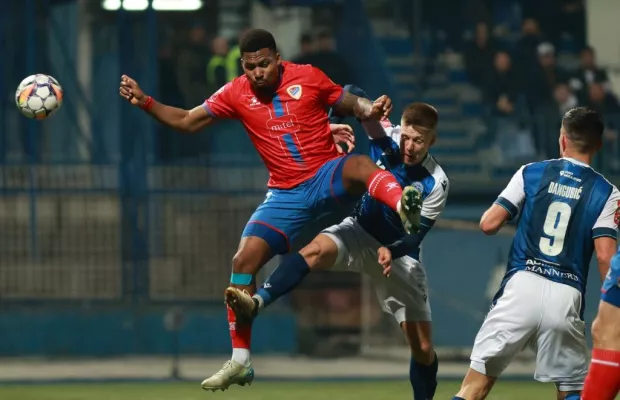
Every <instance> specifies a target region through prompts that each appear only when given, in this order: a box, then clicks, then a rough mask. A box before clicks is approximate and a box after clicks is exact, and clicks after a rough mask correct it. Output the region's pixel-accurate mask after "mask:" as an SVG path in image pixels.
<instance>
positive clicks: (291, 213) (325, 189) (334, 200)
mask: <svg viewBox="0 0 620 400" xmlns="http://www.w3.org/2000/svg"><path fill="white" fill-rule="evenodd" d="M349 156H350V155H346V156H343V157H338V158H336V159H334V160H331V161H328V162H327V163H325V165H323V166H322V167H321V168H320V169H319V170H318V171H317V173H316V174H315V175H314V177H312V178H311V179H309V180H307V181H305V182H303V183H302V184H300V185H299V186H296V187H294V188H292V189H269V191H268V192H267V195H266V196H265V201H263V203H262V204H261V205H260V206H258V208H257V209H256V211H254V214H252V217H250V220H249V221H248V223H247V225H246V226H245V229H244V230H243V234H242V235H241V236H242V237H246V236H258V237H260V238H262V239H264V240H265V241H266V242H267V243H269V246H270V247H271V254H272V255H276V254H284V253H288V252H289V251H290V249H291V247H292V244H293V242H294V241H295V239H296V238H297V237H298V236H299V235H300V233H301V232H302V229H303V228H304V226H305V225H307V224H309V223H310V222H312V221H314V220H316V219H318V218H321V217H322V216H325V215H326V214H329V213H331V212H334V211H337V210H339V209H340V208H341V206H345V205H350V204H351V203H352V202H353V201H358V200H359V199H360V198H361V196H351V195H349V194H348V193H347V192H346V190H345V188H344V182H343V179H342V170H343V168H344V164H345V160H346V159H347V158H348V157H349Z"/></svg>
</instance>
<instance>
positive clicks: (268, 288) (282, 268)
mask: <svg viewBox="0 0 620 400" xmlns="http://www.w3.org/2000/svg"><path fill="white" fill-rule="evenodd" d="M308 272H310V267H309V266H308V263H307V262H306V260H304V258H303V257H302V256H301V254H299V253H295V254H289V255H287V256H285V257H284V260H283V261H282V263H280V265H278V267H277V268H276V269H275V270H274V271H273V272H272V273H271V275H269V277H268V278H267V280H266V281H265V283H263V285H262V286H261V287H260V289H258V291H256V295H255V296H258V297H260V298H261V299H262V306H263V307H267V306H268V305H269V304H271V303H273V302H274V301H276V300H277V299H278V298H280V297H282V296H284V295H285V294H287V293H288V292H290V291H291V290H293V289H295V288H296V287H297V286H298V285H299V284H300V283H301V281H303V280H304V278H305V277H306V275H308Z"/></svg>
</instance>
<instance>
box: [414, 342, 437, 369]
mask: <svg viewBox="0 0 620 400" xmlns="http://www.w3.org/2000/svg"><path fill="white" fill-rule="evenodd" d="M411 354H412V356H413V359H414V360H416V362H418V363H420V364H424V365H428V364H431V363H432V362H433V361H434V359H435V351H434V350H433V344H432V343H431V342H430V341H426V340H424V341H419V342H417V343H414V344H412V345H411Z"/></svg>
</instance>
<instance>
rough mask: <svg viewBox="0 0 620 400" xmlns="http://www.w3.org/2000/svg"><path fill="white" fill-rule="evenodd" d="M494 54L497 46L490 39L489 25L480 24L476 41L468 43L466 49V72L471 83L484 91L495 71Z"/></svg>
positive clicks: (477, 27) (477, 28)
mask: <svg viewBox="0 0 620 400" xmlns="http://www.w3.org/2000/svg"><path fill="white" fill-rule="evenodd" d="M494 53H495V46H494V45H493V43H492V42H491V40H490V39H489V25H488V24H487V23H485V22H479V23H478V24H477V25H476V33H475V35H474V39H473V40H472V41H471V42H469V43H467V45H466V49H465V70H466V71H467V76H468V77H469V80H470V82H471V83H472V84H474V85H476V86H477V87H478V88H481V89H483V88H485V87H486V86H487V84H488V79H489V76H490V75H491V73H492V71H493V54H494ZM483 90H484V89H483Z"/></svg>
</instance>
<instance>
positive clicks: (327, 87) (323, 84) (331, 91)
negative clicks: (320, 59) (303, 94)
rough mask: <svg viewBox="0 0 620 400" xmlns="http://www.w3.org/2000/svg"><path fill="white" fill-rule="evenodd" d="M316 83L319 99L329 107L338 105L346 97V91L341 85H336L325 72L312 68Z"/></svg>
mask: <svg viewBox="0 0 620 400" xmlns="http://www.w3.org/2000/svg"><path fill="white" fill-rule="evenodd" d="M312 74H313V76H314V82H316V84H317V85H318V88H319V98H320V100H321V102H322V103H323V104H324V105H325V106H327V107H333V106H335V105H338V103H340V101H342V98H343V97H344V89H343V87H342V86H340V85H336V84H335V83H334V82H333V81H332V80H331V79H329V78H328V77H327V75H325V73H324V72H323V71H321V70H320V69H318V68H316V67H312Z"/></svg>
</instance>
